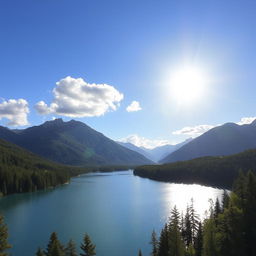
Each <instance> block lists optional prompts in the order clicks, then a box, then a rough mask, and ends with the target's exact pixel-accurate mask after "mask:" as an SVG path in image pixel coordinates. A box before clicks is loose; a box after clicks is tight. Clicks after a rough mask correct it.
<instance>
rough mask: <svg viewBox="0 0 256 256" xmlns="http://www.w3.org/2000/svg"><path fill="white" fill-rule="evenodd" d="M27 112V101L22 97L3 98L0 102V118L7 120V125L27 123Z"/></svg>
mask: <svg viewBox="0 0 256 256" xmlns="http://www.w3.org/2000/svg"><path fill="white" fill-rule="evenodd" d="M28 113H29V107H28V102H27V101H26V100H24V99H18V100H15V99H10V100H7V101H6V100H4V101H2V102H1V103H0V120H1V119H2V118H6V119H8V120H9V122H8V123H7V125H9V126H23V125H28V120H27V115H28Z"/></svg>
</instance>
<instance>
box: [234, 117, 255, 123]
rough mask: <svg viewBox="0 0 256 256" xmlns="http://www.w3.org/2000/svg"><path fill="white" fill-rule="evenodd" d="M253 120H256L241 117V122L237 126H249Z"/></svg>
mask: <svg viewBox="0 0 256 256" xmlns="http://www.w3.org/2000/svg"><path fill="white" fill-rule="evenodd" d="M255 119H256V117H242V118H241V120H240V121H239V122H238V123H237V124H239V125H244V124H250V123H252V122H253V121H254V120H255Z"/></svg>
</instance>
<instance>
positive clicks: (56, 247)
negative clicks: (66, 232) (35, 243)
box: [45, 232, 65, 256]
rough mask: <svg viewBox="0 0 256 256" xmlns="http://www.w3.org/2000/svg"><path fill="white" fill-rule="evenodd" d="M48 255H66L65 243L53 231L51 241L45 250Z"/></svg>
mask: <svg viewBox="0 0 256 256" xmlns="http://www.w3.org/2000/svg"><path fill="white" fill-rule="evenodd" d="M45 254H46V256H64V255H65V254H64V249H63V245H62V244H61V243H60V241H59V240H58V236H57V233H56V232H53V233H52V234H51V236H50V241H49V243H48V245H47V249H46V252H45Z"/></svg>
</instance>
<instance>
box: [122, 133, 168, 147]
mask: <svg viewBox="0 0 256 256" xmlns="http://www.w3.org/2000/svg"><path fill="white" fill-rule="evenodd" d="M118 141H120V142H128V143H132V144H133V145H135V146H137V147H144V148H148V149H152V148H155V147H159V146H164V145H167V144H170V142H169V141H168V140H150V139H147V138H144V137H140V136H139V135H137V134H132V135H129V136H128V137H125V138H122V139H119V140H118Z"/></svg>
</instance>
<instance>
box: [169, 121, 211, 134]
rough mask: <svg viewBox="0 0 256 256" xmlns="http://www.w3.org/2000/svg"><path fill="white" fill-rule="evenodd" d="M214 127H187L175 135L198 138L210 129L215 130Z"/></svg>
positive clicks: (203, 125)
mask: <svg viewBox="0 0 256 256" xmlns="http://www.w3.org/2000/svg"><path fill="white" fill-rule="evenodd" d="M214 127H215V126H214V125H208V124H201V125H196V126H186V127H184V128H182V129H180V130H177V131H174V132H173V133H172V134H174V135H188V136H191V137H197V136H199V135H201V134H203V133H205V132H207V131H209V130H210V129H212V128H214Z"/></svg>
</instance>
